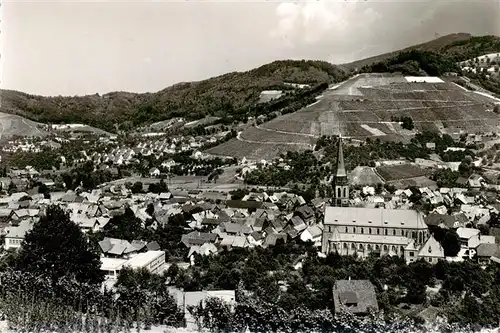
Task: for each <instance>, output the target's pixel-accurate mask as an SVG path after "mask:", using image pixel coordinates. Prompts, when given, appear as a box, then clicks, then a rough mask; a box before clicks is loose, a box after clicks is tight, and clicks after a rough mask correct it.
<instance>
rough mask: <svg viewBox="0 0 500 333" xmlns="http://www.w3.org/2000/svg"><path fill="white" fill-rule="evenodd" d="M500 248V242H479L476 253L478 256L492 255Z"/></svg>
mask: <svg viewBox="0 0 500 333" xmlns="http://www.w3.org/2000/svg"><path fill="white" fill-rule="evenodd" d="M499 250H500V246H499V245H498V244H495V243H493V244H485V243H483V244H479V246H478V247H477V249H476V254H477V256H478V257H487V258H489V257H492V256H494V255H495V253H497V252H498V251H499Z"/></svg>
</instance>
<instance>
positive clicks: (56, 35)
mask: <svg viewBox="0 0 500 333" xmlns="http://www.w3.org/2000/svg"><path fill="white" fill-rule="evenodd" d="M0 13H1V34H0V50H1V62H0V64H1V68H0V78H1V82H0V84H1V87H2V88H3V89H13V90H20V91H23V92H27V93H31V94H40V95H46V96H48V95H85V94H95V93H100V94H103V93H107V92H111V91H131V92H155V91H158V90H161V89H164V88H165V87H167V86H169V85H172V84H174V83H177V82H186V81H195V80H202V79H206V78H209V77H212V76H216V75H221V74H224V73H227V72H232V71H244V70H249V69H251V68H255V67H258V66H260V65H263V64H266V63H269V62H272V61H274V60H279V59H319V60H326V61H330V62H332V63H345V62H349V61H354V60H358V59H362V58H365V57H368V56H372V55H376V54H380V53H385V52H388V51H393V50H397V49H401V48H404V47H407V46H410V45H413V44H417V43H421V42H425V41H429V40H431V39H434V38H435V36H437V35H441V36H443V35H446V34H449V33H456V32H468V33H471V34H473V35H485V34H495V35H500V1H497V0H462V1H454V0H427V1H423V0H420V1H419V0H413V1H409V0H392V1H391V0H378V1H372V0H362V1H352V0H314V1H293V2H292V1H289V2H279V1H273V0H263V1H257V0H255V1H246V0H240V1H237V0H232V1H228V0H226V1H222V0H221V1H215V0H213V1H210V0H198V1H194V0H184V1H168V0H163V1H159V0H157V1H146V0H142V1H139V0H136V1H123V0H122V1H118V0H107V1H103V2H99V1H85V2H84V1H69V0H68V1H62V0H51V1H41V0H31V1H27V0H24V1H21V0H10V1H9V0H6V1H3V2H2V5H1V7H0Z"/></svg>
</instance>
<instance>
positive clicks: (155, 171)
mask: <svg viewBox="0 0 500 333" xmlns="http://www.w3.org/2000/svg"><path fill="white" fill-rule="evenodd" d="M149 176H151V177H159V176H160V170H159V169H158V168H151V169H149Z"/></svg>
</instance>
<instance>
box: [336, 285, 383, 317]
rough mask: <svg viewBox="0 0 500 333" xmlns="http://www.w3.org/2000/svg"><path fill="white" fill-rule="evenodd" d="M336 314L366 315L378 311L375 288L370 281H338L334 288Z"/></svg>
mask: <svg viewBox="0 0 500 333" xmlns="http://www.w3.org/2000/svg"><path fill="white" fill-rule="evenodd" d="M333 303H334V307H335V312H336V313H339V312H343V311H347V312H350V313H353V314H356V315H366V314H368V313H369V312H370V311H375V312H377V311H378V302H377V295H376V293H375V286H374V285H373V284H372V283H371V282H370V281H369V280H338V281H337V282H335V285H334V287H333Z"/></svg>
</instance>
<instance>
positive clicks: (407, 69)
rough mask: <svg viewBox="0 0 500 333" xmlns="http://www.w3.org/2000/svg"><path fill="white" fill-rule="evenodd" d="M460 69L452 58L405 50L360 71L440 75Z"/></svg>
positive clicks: (432, 53)
mask: <svg viewBox="0 0 500 333" xmlns="http://www.w3.org/2000/svg"><path fill="white" fill-rule="evenodd" d="M459 70H460V69H459V67H458V65H457V64H456V62H455V61H454V59H453V58H451V57H448V56H446V55H443V54H438V53H434V52H428V51H417V50H412V51H406V52H401V53H399V54H398V55H396V56H395V57H393V58H391V59H388V60H385V61H382V62H378V63H375V64H373V65H370V66H365V67H363V68H362V69H361V71H362V72H368V73H370V72H375V73H387V72H389V73H394V72H402V73H403V74H406V75H431V76H441V75H443V74H444V73H447V72H458V71H459Z"/></svg>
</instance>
